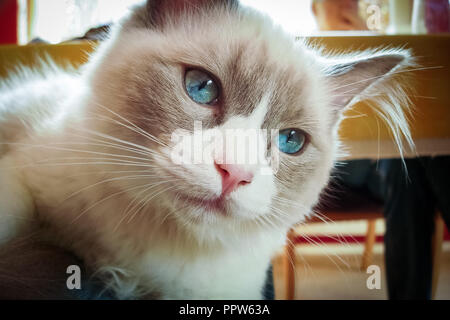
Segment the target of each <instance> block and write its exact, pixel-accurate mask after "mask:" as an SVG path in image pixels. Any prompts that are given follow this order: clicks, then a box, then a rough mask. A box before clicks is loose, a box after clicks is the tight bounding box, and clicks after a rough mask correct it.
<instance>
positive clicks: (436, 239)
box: [431, 212, 445, 299]
mask: <svg viewBox="0 0 450 320" xmlns="http://www.w3.org/2000/svg"><path fill="white" fill-rule="evenodd" d="M444 228H445V226H444V220H443V219H442V217H441V216H440V214H439V212H438V213H437V214H436V218H435V225H434V234H433V239H432V257H433V276H432V277H433V278H432V279H433V280H432V285H431V298H432V299H434V298H435V297H436V291H437V286H438V281H439V271H440V266H441V257H442V242H443V238H444Z"/></svg>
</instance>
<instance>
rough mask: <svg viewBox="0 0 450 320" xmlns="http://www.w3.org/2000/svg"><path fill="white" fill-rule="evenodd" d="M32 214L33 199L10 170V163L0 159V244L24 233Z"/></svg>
mask: <svg viewBox="0 0 450 320" xmlns="http://www.w3.org/2000/svg"><path fill="white" fill-rule="evenodd" d="M33 212H34V202H33V199H32V197H31V195H30V193H29V192H28V190H27V189H26V187H25V186H24V185H23V183H22V182H21V180H20V179H19V176H18V175H17V172H16V171H15V170H13V169H11V161H8V160H7V159H5V158H4V159H0V244H3V243H5V242H7V241H8V240H10V239H12V238H14V237H15V236H16V235H18V234H19V233H20V232H22V231H25V230H26V229H27V228H28V227H29V226H30V225H31V221H32V217H33Z"/></svg>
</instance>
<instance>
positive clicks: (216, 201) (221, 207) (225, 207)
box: [180, 195, 230, 216]
mask: <svg viewBox="0 0 450 320" xmlns="http://www.w3.org/2000/svg"><path fill="white" fill-rule="evenodd" d="M180 200H181V201H182V202H183V203H184V204H185V205H186V206H189V207H194V208H197V209H200V211H204V212H205V213H209V212H210V213H211V214H219V215H223V216H226V215H228V214H229V211H230V210H229V204H228V201H229V200H227V199H225V198H223V197H215V198H209V199H201V198H196V197H190V196H185V195H182V196H180Z"/></svg>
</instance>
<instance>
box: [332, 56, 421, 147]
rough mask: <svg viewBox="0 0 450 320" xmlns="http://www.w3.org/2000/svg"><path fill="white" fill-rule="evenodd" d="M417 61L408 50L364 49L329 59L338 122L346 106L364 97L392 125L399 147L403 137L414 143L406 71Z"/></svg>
mask: <svg viewBox="0 0 450 320" xmlns="http://www.w3.org/2000/svg"><path fill="white" fill-rule="evenodd" d="M415 65H416V64H415V61H414V59H413V58H412V56H411V53H410V51H408V50H389V51H379V52H369V53H368V52H365V53H361V54H359V55H356V56H347V57H340V58H337V59H327V62H326V63H325V68H324V70H325V74H326V77H327V79H328V80H329V82H330V83H331V92H330V95H331V103H332V108H333V109H334V112H335V115H336V118H335V119H336V122H335V123H338V120H339V119H341V116H340V115H341V114H342V111H343V110H345V109H346V107H348V106H351V105H353V104H354V103H356V102H358V101H360V100H365V101H367V102H369V104H370V105H371V106H372V107H373V108H374V111H375V112H376V113H377V114H378V115H379V116H380V117H381V119H382V120H383V121H384V122H385V123H386V125H387V126H388V127H389V128H390V129H391V132H392V134H393V137H394V140H395V142H396V143H397V145H398V147H399V150H402V148H403V142H402V141H403V139H406V141H407V144H408V145H409V146H410V147H413V145H414V143H413V140H412V138H411V134H410V131H409V124H408V115H409V114H410V106H411V102H410V99H409V94H408V92H409V90H410V87H411V81H410V78H409V77H408V75H409V74H410V73H408V72H407V71H408V70H411V67H413V66H415Z"/></svg>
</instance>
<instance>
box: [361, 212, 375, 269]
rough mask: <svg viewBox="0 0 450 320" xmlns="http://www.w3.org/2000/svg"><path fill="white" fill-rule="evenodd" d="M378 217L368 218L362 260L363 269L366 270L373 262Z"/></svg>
mask: <svg viewBox="0 0 450 320" xmlns="http://www.w3.org/2000/svg"><path fill="white" fill-rule="evenodd" d="M376 221H377V220H376V219H370V220H367V234H366V242H365V244H364V253H363V256H362V261H361V270H362V271H366V270H367V267H369V266H370V265H371V263H372V257H373V246H374V244H375V239H376V233H375V226H376Z"/></svg>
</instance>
